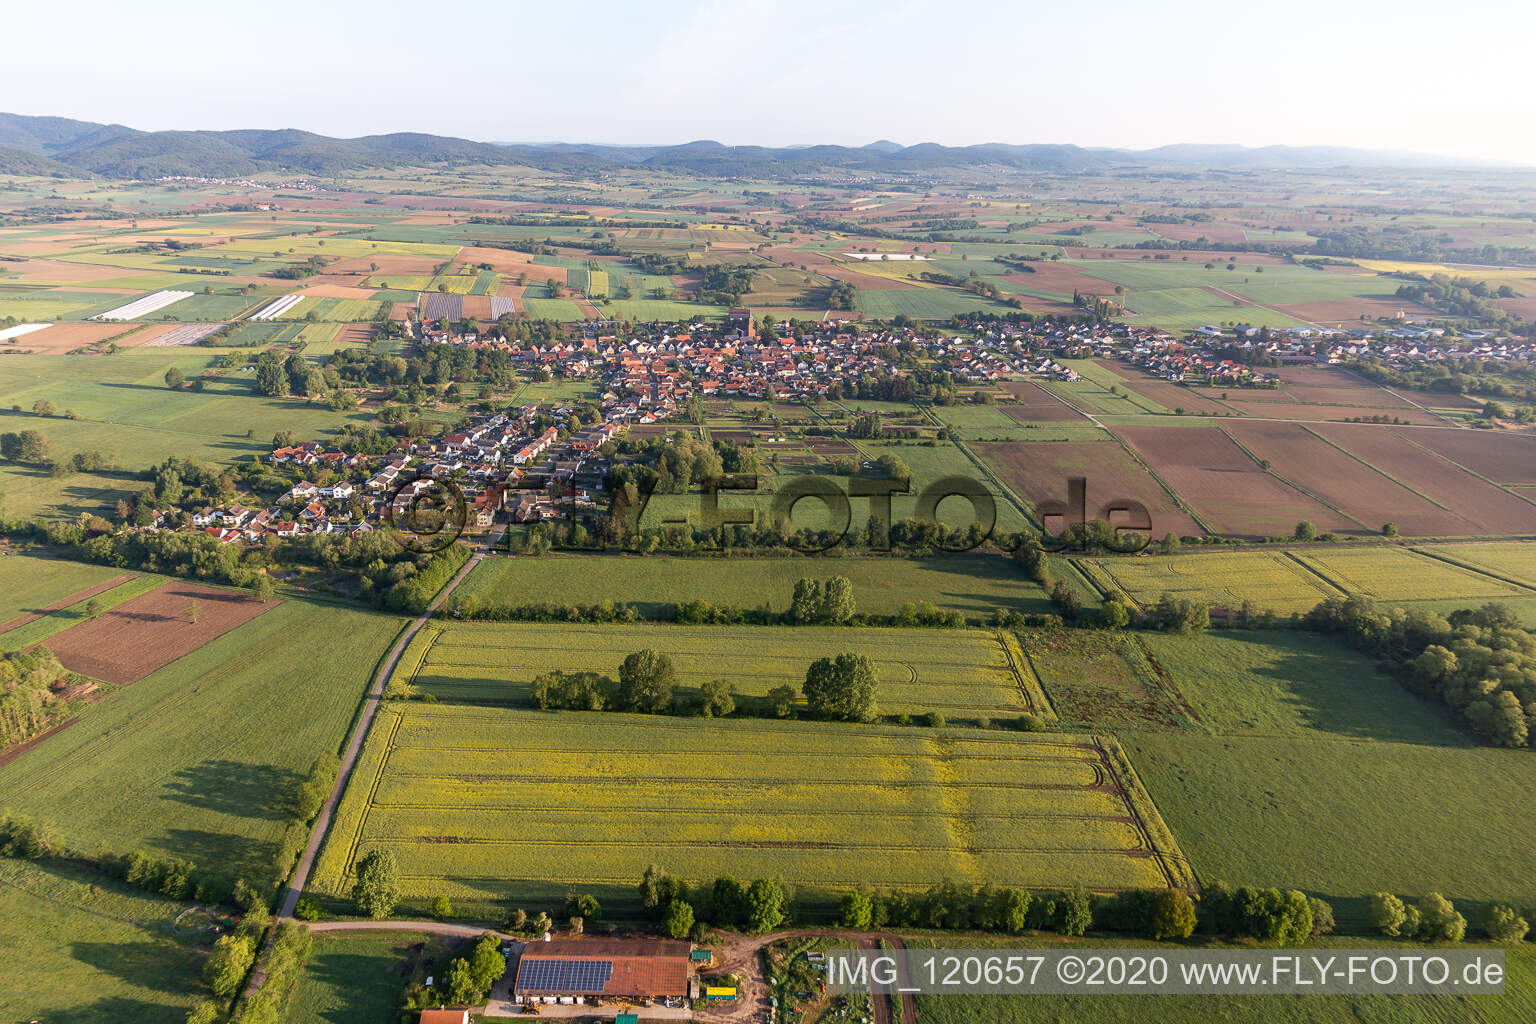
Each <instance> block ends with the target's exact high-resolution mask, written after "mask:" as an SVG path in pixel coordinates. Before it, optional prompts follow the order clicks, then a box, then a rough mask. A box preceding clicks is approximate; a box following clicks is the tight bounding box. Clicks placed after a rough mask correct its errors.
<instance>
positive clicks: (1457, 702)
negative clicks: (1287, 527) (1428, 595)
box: [1303, 597, 1536, 747]
mask: <svg viewBox="0 0 1536 1024" xmlns="http://www.w3.org/2000/svg"><path fill="white" fill-rule="evenodd" d="M1303 622H1304V624H1305V625H1306V626H1308V627H1310V628H1312V629H1317V630H1321V631H1324V632H1330V633H1339V634H1342V635H1343V636H1344V637H1345V639H1346V640H1348V642H1349V643H1350V645H1351V646H1353V647H1355V648H1356V649H1357V650H1360V651H1362V652H1364V653H1366V654H1368V655H1370V656H1371V657H1372V658H1376V659H1379V660H1380V661H1382V662H1384V663H1385V664H1386V665H1387V667H1388V668H1389V669H1390V670H1391V671H1392V672H1393V673H1394V674H1395V675H1396V676H1397V677H1398V678H1399V679H1400V680H1401V681H1402V682H1403V684H1404V685H1405V686H1407V687H1408V688H1409V689H1410V690H1412V691H1413V692H1415V693H1418V694H1421V695H1423V696H1427V697H1433V698H1435V699H1437V700H1439V701H1440V702H1441V703H1442V704H1444V705H1445V706H1446V707H1448V708H1450V709H1451V710H1453V711H1455V712H1456V714H1457V715H1458V716H1459V717H1460V718H1461V719H1462V721H1464V722H1465V723H1466V724H1467V725H1468V726H1470V727H1471V728H1472V730H1473V731H1474V732H1476V733H1477V734H1478V735H1479V736H1481V737H1483V739H1485V740H1487V741H1488V742H1489V743H1492V744H1495V745H1496V746H1501V747H1524V746H1529V745H1531V740H1532V738H1533V737H1536V728H1533V727H1536V635H1533V634H1532V633H1531V631H1529V630H1527V629H1525V628H1524V626H1523V625H1522V624H1521V622H1520V619H1519V617H1518V616H1517V615H1515V613H1514V612H1513V611H1511V610H1510V609H1509V607H1508V606H1506V605H1503V604H1499V603H1497V602H1490V603H1488V604H1485V605H1483V606H1482V607H1481V608H1478V609H1462V610H1460V611H1455V612H1452V613H1451V614H1450V615H1449V616H1442V615H1439V614H1438V613H1435V612H1427V611H1420V610H1418V609H1415V610H1413V611H1404V610H1403V609H1401V608H1393V609H1392V610H1390V611H1386V612H1383V611H1380V610H1378V609H1377V608H1376V606H1375V603H1374V602H1372V601H1371V600H1370V599H1369V598H1365V597H1350V598H1347V599H1340V598H1329V599H1328V600H1326V601H1323V602H1322V603H1320V604H1319V605H1317V607H1315V608H1313V609H1312V611H1311V612H1310V613H1308V614H1307V616H1306V618H1305V619H1304V620H1303Z"/></svg>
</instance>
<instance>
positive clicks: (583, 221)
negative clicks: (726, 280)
mask: <svg viewBox="0 0 1536 1024" xmlns="http://www.w3.org/2000/svg"><path fill="white" fill-rule="evenodd" d="M467 223H470V224H493V225H497V226H499V227H532V228H544V227H549V228H686V227H688V224H687V222H686V221H680V220H618V219H615V218H613V217H582V216H579V215H575V216H566V215H556V216H554V217H534V216H528V215H522V216H511V217H486V216H484V215H480V214H477V215H476V216H473V217H471V218H469V220H468V221H467ZM475 244H476V245H477V246H478V245H480V244H481V243H479V242H476V243H475Z"/></svg>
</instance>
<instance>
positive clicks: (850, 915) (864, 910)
mask: <svg viewBox="0 0 1536 1024" xmlns="http://www.w3.org/2000/svg"><path fill="white" fill-rule="evenodd" d="M873 914H874V906H873V904H871V903H870V901H869V897H868V896H866V895H864V894H863V893H861V892H859V891H858V890H857V889H855V890H854V891H853V892H850V893H848V894H847V895H845V896H844V897H843V899H842V902H841V903H840V904H839V905H838V908H837V923H838V924H839V925H840V926H841V927H843V928H853V929H856V930H858V931H863V930H864V929H866V928H868V927H869V921H870V918H871V917H872V916H873Z"/></svg>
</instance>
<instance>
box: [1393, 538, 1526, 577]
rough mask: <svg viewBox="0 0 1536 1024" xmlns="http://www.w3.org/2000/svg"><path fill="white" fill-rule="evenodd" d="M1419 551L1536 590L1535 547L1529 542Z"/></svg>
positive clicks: (1428, 547) (1447, 546) (1440, 546)
mask: <svg viewBox="0 0 1536 1024" xmlns="http://www.w3.org/2000/svg"><path fill="white" fill-rule="evenodd" d="M1421 550H1423V551H1425V552H1426V553H1428V554H1431V555H1434V556H1435V557H1436V558H1443V559H1445V560H1446V561H1449V562H1455V563H1456V564H1457V565H1464V566H1466V567H1468V568H1470V569H1475V570H1477V571H1478V572H1485V573H1488V574H1490V575H1493V576H1497V577H1501V578H1503V579H1506V580H1514V581H1516V582H1519V583H1527V584H1529V585H1531V586H1532V587H1536V544H1532V543H1530V542H1529V541H1526V542H1521V541H1489V542H1484V543H1478V544H1438V545H1425V546H1424V547H1423V548H1422V549H1421Z"/></svg>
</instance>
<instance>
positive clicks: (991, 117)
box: [0, 0, 1536, 164]
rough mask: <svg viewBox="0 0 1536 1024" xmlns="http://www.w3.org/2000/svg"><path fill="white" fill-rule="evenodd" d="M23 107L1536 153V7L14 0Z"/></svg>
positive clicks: (608, 134)
mask: <svg viewBox="0 0 1536 1024" xmlns="http://www.w3.org/2000/svg"><path fill="white" fill-rule="evenodd" d="M4 22H5V35H6V37H7V40H8V42H9V44H10V45H8V46H7V47H6V54H5V72H4V79H3V81H4V83H5V85H4V89H3V92H0V109H4V110H7V111H12V112H15V113H22V114H55V115H61V116H66V117H76V118H81V119H84V120H90V121H116V122H121V123H123V124H127V125H130V126H132V127H135V128H143V129H161V128H287V127H294V128H305V129H309V130H312V131H317V132H322V133H324V134H327V135H339V136H353V135H364V134H373V133H379V132H389V131H422V132H432V133H435V134H441V135H458V136H464V137H467V138H472V139H480V140H485V141H556V140H558V141H572V142H578V141H579V142H659V143H677V142H687V141H691V140H694V139H705V138H707V139H715V140H718V141H720V142H724V143H728V144H745V143H757V144H764V145H789V144H802V143H818V142H831V143H844V144H852V145H862V144H864V143H867V142H872V141H874V140H875V139H878V138H889V139H893V140H895V141H897V142H901V143H905V144H910V143H915V142H925V141H932V142H941V143H945V144H949V145H964V144H968V143H976V142H1015V143H1025V142H1074V143H1078V144H1080V145H1090V146H1126V147H1135V148H1142V147H1150V146H1157V145H1162V144H1165V143H1175V142H1236V143H1243V144H1247V145H1268V144H1272V143H1288V144H1296V145H1306V144H1331V145H1351V146H1364V147H1370V148H1390V149H1404V150H1419V151H1424V152H1433V153H1447V154H1456V155H1463V156H1473V157H1486V158H1493V159H1503V160H1515V161H1520V162H1522V163H1531V164H1536V130H1533V126H1536V76H1533V74H1532V71H1531V63H1530V61H1531V56H1530V55H1531V48H1532V45H1533V41H1536V4H1531V3H1529V2H1525V0H1499V2H1487V0H1462V2H1458V3H1452V4H1447V3H1445V2H1444V0H1434V2H1429V3H1420V2H1417V0H1408V2H1393V3H1387V2H1375V0H1371V2H1360V0H1327V2H1314V0H1290V2H1284V3H1256V2H1254V0H1224V2H1205V0H1164V2H1155V0H1110V2H1105V0H1094V2H1083V0H1069V2H1061V0H1057V2H1052V3H1033V2H1026V0H1020V2H1014V3H1007V2H999V3H967V2H965V0H947V2H946V0H938V2H929V0H858V2H844V0H814V2H801V0H777V2H769V3H757V2H750V0H747V2H742V0H733V2H721V3H697V2H670V0H655V2H651V3H635V2H622V3H621V2H608V0H580V2H571V0H541V2H536V3H522V2H453V0H438V2H433V3H422V2H419V0H417V2H411V3H404V2H395V0H370V2H367V3H354V2H350V0H348V2H340V3H338V2H326V0H318V2H313V3H297V4H278V3H273V2H271V0H266V2H262V3H257V4H249V5H236V4H232V3H223V2H206V0H203V2H198V3H181V2H156V0H138V2H122V0H113V2H111V3H101V2H91V3H53V4H49V3H41V4H39V3H29V4H15V5H7V10H6V11H5V15H4Z"/></svg>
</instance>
